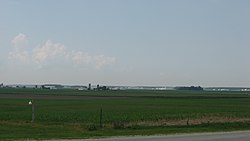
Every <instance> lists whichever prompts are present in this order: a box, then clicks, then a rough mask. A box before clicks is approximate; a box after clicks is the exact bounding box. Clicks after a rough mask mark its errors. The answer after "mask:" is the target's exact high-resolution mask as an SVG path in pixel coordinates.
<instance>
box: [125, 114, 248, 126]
mask: <svg viewBox="0 0 250 141" xmlns="http://www.w3.org/2000/svg"><path fill="white" fill-rule="evenodd" d="M233 122H242V123H244V122H250V118H235V117H216V116H213V117H212V116H211V117H203V118H199V119H181V120H158V121H141V122H130V123H128V124H126V126H127V127H129V126H136V125H138V126H176V125H199V124H204V123H207V124H210V123H233Z"/></svg>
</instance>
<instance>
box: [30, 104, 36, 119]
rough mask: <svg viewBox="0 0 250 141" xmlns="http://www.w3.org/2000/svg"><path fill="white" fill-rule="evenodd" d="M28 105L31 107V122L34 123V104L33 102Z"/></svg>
mask: <svg viewBox="0 0 250 141" xmlns="http://www.w3.org/2000/svg"><path fill="white" fill-rule="evenodd" d="M29 105H31V111H32V119H31V122H34V120H35V103H34V100H31V101H29Z"/></svg>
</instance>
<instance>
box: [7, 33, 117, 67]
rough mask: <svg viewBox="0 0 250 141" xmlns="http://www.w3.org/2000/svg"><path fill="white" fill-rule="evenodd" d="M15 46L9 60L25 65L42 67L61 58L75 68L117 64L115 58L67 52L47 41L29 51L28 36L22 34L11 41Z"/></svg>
mask: <svg viewBox="0 0 250 141" xmlns="http://www.w3.org/2000/svg"><path fill="white" fill-rule="evenodd" d="M11 43H12V45H13V49H12V51H11V52H10V53H9V59H11V60H14V61H20V62H23V63H26V64H27V63H30V64H36V65H39V67H42V66H43V65H44V64H45V63H47V62H51V61H53V60H54V59H58V58H60V59H61V60H62V61H63V60H64V61H66V60H68V61H70V62H71V63H72V64H74V65H75V66H79V67H81V66H83V65H84V66H86V65H88V66H92V67H95V68H96V69H100V68H102V67H105V66H108V65H112V64H113V63H115V58H114V57H108V56H105V55H90V54H88V53H85V52H82V51H74V50H70V51H68V50H66V48H65V46H64V45H63V44H61V43H54V42H52V41H51V40H47V41H46V42H45V43H44V45H42V46H40V47H37V48H34V49H30V50H28V48H27V46H26V44H27V43H28V40H27V36H26V35H24V34H22V33H20V34H18V35H17V36H16V37H15V38H13V40H12V41H11Z"/></svg>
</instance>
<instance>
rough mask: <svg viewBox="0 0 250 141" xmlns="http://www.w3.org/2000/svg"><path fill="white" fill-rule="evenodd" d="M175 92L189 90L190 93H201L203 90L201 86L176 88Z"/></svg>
mask: <svg viewBox="0 0 250 141" xmlns="http://www.w3.org/2000/svg"><path fill="white" fill-rule="evenodd" d="M175 89H176V90H191V91H203V88H202V87H201V86H198V87H195V86H191V87H176V88H175Z"/></svg>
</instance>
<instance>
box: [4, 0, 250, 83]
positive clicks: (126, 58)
mask: <svg viewBox="0 0 250 141" xmlns="http://www.w3.org/2000/svg"><path fill="white" fill-rule="evenodd" d="M249 15H250V1H249V0H0V83H4V84H45V83H46V84H47V83H56V84H69V85H75V84H78V85H79V84H80V85H88V83H92V84H100V85H126V86H127V85H130V86H142V85H144V86H191V85H194V86H205V87H209V86H217V87H221V86H230V87H232V86H233V87H249V86H250V16H249Z"/></svg>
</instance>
